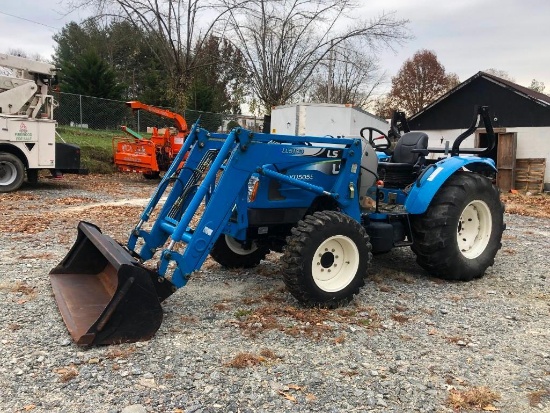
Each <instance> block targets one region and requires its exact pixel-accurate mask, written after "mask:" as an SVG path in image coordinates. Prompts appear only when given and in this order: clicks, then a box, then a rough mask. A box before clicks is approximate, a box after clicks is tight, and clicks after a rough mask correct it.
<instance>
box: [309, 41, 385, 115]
mask: <svg viewBox="0 0 550 413" xmlns="http://www.w3.org/2000/svg"><path fill="white" fill-rule="evenodd" d="M384 76H385V75H384V73H380V67H379V63H378V61H377V60H376V59H375V58H374V57H366V56H365V55H364V53H363V51H362V50H358V48H356V47H355V45H354V44H353V42H351V41H347V42H344V47H337V48H335V49H334V50H333V51H331V52H330V53H329V57H328V62H326V63H321V64H320V65H319V66H318V70H317V72H316V74H315V75H314V77H313V80H312V86H311V90H312V91H311V92H310V94H309V96H308V98H309V100H311V101H314V102H326V103H350V104H352V105H354V106H359V107H363V108H366V107H367V106H368V105H369V103H370V102H371V100H372V98H371V96H372V94H373V92H374V91H375V89H376V88H377V87H379V86H380V84H381V83H382V80H383V78H384Z"/></svg>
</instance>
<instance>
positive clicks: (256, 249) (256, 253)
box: [210, 234, 269, 268]
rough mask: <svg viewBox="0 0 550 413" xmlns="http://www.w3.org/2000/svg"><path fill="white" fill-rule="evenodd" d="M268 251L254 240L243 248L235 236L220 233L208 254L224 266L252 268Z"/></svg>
mask: <svg viewBox="0 0 550 413" xmlns="http://www.w3.org/2000/svg"><path fill="white" fill-rule="evenodd" d="M268 253H269V249H268V248H266V247H264V246H259V245H257V244H256V243H255V242H253V243H252V245H251V248H250V249H245V248H244V247H243V246H242V245H241V243H240V242H239V241H237V240H236V239H235V238H233V237H230V236H229V235H225V234H222V235H220V237H219V238H218V240H217V241H216V242H215V243H214V246H213V247H212V250H211V251H210V256H211V257H212V258H213V259H214V261H216V262H217V263H218V264H220V265H221V266H223V267H226V268H253V267H256V266H257V265H258V264H260V261H262V260H263V259H264V258H265V256H266V255H267V254H268Z"/></svg>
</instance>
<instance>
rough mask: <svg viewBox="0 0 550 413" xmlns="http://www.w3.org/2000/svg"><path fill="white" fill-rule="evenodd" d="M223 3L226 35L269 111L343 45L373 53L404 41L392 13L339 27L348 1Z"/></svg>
mask: <svg viewBox="0 0 550 413" xmlns="http://www.w3.org/2000/svg"><path fill="white" fill-rule="evenodd" d="M222 1H224V3H225V6H226V11H227V16H228V19H227V24H228V28H229V30H228V33H227V36H228V37H229V38H230V39H231V40H232V41H233V42H234V43H235V44H236V46H237V48H239V49H240V50H241V51H242V53H243V54H244V56H245V59H246V64H247V67H248V71H249V73H250V76H251V86H252V92H253V94H254V95H255V97H256V98H257V99H258V100H259V101H260V102H261V104H262V105H263V107H264V109H265V110H266V111H267V112H268V113H269V112H270V111H271V107H272V106H276V105H282V104H285V103H287V102H289V101H291V100H292V99H293V98H295V97H296V96H298V95H299V94H300V93H303V91H304V89H305V87H307V85H308V82H309V81H310V79H311V77H312V75H313V74H314V73H315V71H316V69H317V68H318V67H319V66H320V65H321V64H322V63H323V62H326V60H327V58H328V56H329V54H330V53H331V51H333V50H336V49H337V48H343V47H344V46H345V45H346V41H348V40H351V39H354V40H355V41H356V42H358V43H359V42H360V44H361V46H362V47H363V49H364V50H372V48H374V47H380V46H387V45H391V44H395V43H399V42H401V41H403V40H404V39H405V38H406V35H405V30H404V25H405V24H406V21H403V20H397V19H395V17H394V15H393V14H382V15H381V16H380V17H378V18H374V19H372V20H370V21H357V20H354V21H353V25H352V26H350V27H348V28H346V29H341V28H342V27H343V23H344V20H345V18H346V16H349V15H351V14H352V12H353V11H354V7H355V6H354V3H353V1H352V0H279V1H273V0H248V1H246V2H240V0H222ZM340 23H342V24H340Z"/></svg>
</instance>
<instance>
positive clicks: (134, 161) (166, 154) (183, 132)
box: [113, 101, 189, 178]
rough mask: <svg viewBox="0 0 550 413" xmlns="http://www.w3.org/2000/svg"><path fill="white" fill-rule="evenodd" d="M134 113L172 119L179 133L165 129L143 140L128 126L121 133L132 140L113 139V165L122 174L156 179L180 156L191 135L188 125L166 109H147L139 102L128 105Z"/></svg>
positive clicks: (155, 131)
mask: <svg viewBox="0 0 550 413" xmlns="http://www.w3.org/2000/svg"><path fill="white" fill-rule="evenodd" d="M126 104H127V105H128V106H129V107H131V108H132V109H133V110H138V109H141V110H145V111H147V112H151V113H155V114H157V115H159V116H162V117H164V118H168V119H173V120H174V123H175V124H176V129H177V131H176V132H175V133H174V132H173V131H171V130H170V129H168V128H167V129H165V130H164V132H163V133H159V130H158V129H157V128H153V133H152V135H151V137H150V138H148V139H147V138H144V137H143V136H141V135H140V134H138V133H137V132H134V131H133V130H131V129H130V128H128V127H126V126H122V130H123V131H124V132H126V133H127V134H128V135H129V136H125V137H115V138H113V154H114V162H115V166H116V167H117V169H118V170H119V171H121V172H138V173H142V174H143V176H144V177H145V178H157V177H158V176H159V175H160V172H161V171H166V170H167V169H168V167H169V166H170V164H171V163H172V160H173V159H174V157H175V156H176V154H177V153H178V152H179V150H180V149H181V147H182V145H183V141H184V140H185V138H186V137H187V135H188V134H189V130H188V128H187V122H185V119H184V118H183V116H181V115H179V114H177V113H174V112H171V111H169V110H166V109H161V108H157V107H155V106H150V105H146V104H145V103H141V102H138V101H131V102H126Z"/></svg>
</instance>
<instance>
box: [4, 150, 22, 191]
mask: <svg viewBox="0 0 550 413" xmlns="http://www.w3.org/2000/svg"><path fill="white" fill-rule="evenodd" d="M24 179H25V166H24V165H23V162H21V160H20V159H19V158H18V157H17V156H15V155H12V154H11V153H5V152H2V153H0V192H11V191H16V190H17V189H19V188H20V187H21V185H22V184H23V180H24Z"/></svg>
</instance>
